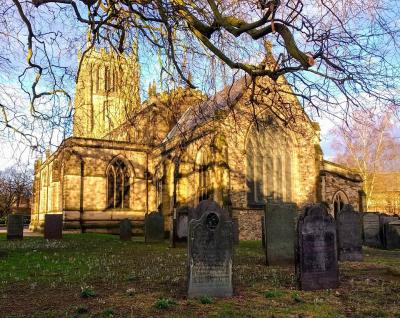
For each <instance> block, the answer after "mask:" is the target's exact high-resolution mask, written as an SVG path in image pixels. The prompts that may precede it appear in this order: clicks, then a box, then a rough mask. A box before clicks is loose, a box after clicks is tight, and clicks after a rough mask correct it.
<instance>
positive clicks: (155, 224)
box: [144, 212, 164, 242]
mask: <svg viewBox="0 0 400 318" xmlns="http://www.w3.org/2000/svg"><path fill="white" fill-rule="evenodd" d="M144 233H145V241H146V242H162V241H164V217H163V215H162V214H161V213H160V212H151V213H149V214H146V217H145V221H144Z"/></svg>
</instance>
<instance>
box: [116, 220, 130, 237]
mask: <svg viewBox="0 0 400 318" xmlns="http://www.w3.org/2000/svg"><path fill="white" fill-rule="evenodd" d="M119 238H120V240H121V241H130V240H131V239H132V223H131V221H130V220H129V219H123V220H121V222H120V223H119Z"/></svg>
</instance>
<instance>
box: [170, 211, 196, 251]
mask: <svg viewBox="0 0 400 318" xmlns="http://www.w3.org/2000/svg"><path fill="white" fill-rule="evenodd" d="M191 210H192V208H190V207H189V206H186V205H184V206H181V207H179V208H177V209H175V210H174V214H173V215H172V230H171V231H170V246H171V247H175V246H176V244H177V243H186V241H187V232H188V218H189V214H190V213H192V212H191Z"/></svg>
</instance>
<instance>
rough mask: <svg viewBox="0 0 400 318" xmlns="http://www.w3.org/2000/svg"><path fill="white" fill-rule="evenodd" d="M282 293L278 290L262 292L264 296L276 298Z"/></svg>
mask: <svg viewBox="0 0 400 318" xmlns="http://www.w3.org/2000/svg"><path fill="white" fill-rule="evenodd" d="M282 295H283V293H282V292H281V291H280V290H269V291H266V292H265V293H264V296H265V298H278V297H281V296H282Z"/></svg>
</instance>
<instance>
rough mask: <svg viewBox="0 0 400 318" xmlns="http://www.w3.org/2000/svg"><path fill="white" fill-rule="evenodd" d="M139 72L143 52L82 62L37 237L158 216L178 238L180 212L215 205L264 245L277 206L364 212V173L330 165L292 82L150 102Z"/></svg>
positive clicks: (38, 216)
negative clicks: (47, 226)
mask: <svg viewBox="0 0 400 318" xmlns="http://www.w3.org/2000/svg"><path fill="white" fill-rule="evenodd" d="M271 56H272V55H271V54H270V55H269V57H268V55H267V58H266V67H271V65H273V62H274V61H273V59H272V57H271ZM139 76H140V74H139V63H138V58H137V53H136V54H135V53H132V54H131V55H129V56H121V55H117V54H115V53H112V52H108V51H106V50H105V49H100V50H94V49H93V50H91V51H89V52H88V53H87V54H86V55H85V56H84V57H83V59H82V62H81V66H80V71H79V75H78V81H77V85H76V96H75V112H74V118H73V121H74V122H73V125H74V126H73V135H72V137H69V138H67V139H65V140H64V141H63V142H62V143H61V145H60V146H59V147H58V149H57V150H56V151H55V152H54V153H50V152H48V153H46V158H45V159H43V160H42V159H39V160H37V161H36V162H35V176H34V190H33V202H32V212H31V224H30V228H31V229H33V230H41V229H42V228H43V224H44V215H45V214H46V213H62V214H63V218H64V228H65V229H76V230H81V231H86V232H106V233H117V232H118V229H119V222H120V220H122V219H125V218H129V219H130V220H131V221H132V223H133V231H134V233H136V234H141V233H142V232H143V222H144V217H145V214H146V213H149V212H151V211H155V210H159V211H161V212H162V213H163V214H164V216H165V220H166V224H165V230H166V232H168V231H169V229H170V226H171V216H172V215H173V213H174V210H176V209H177V208H179V207H182V206H196V205H197V204H198V203H199V201H201V200H203V199H206V198H213V199H214V200H215V201H217V202H218V203H219V204H220V205H221V206H224V207H226V208H228V209H230V211H231V213H232V215H233V217H236V218H237V219H238V223H239V230H240V238H241V239H259V238H260V237H261V223H260V218H261V215H262V213H263V205H264V204H265V202H266V201H267V200H274V201H283V202H295V203H297V205H298V206H299V207H302V206H304V205H305V204H307V203H313V202H326V203H327V204H328V205H329V207H330V210H331V213H332V214H334V213H335V212H337V211H338V210H339V209H340V207H341V206H342V205H343V204H344V203H350V204H352V205H353V206H354V207H355V209H357V210H360V211H363V205H364V203H363V200H364V199H363V193H362V191H361V188H362V180H361V178H360V176H359V175H358V174H356V173H354V171H351V170H350V169H348V168H346V167H343V166H340V165H337V164H335V163H332V162H329V161H326V160H324V159H323V154H322V151H321V148H320V137H319V132H320V129H319V125H318V124H317V123H316V122H312V121H311V120H310V119H309V118H308V117H307V115H306V114H305V113H304V111H303V110H302V108H301V106H300V103H299V102H298V100H297V98H296V97H294V94H293V93H292V91H291V89H290V87H289V86H288V85H287V83H286V81H285V79H284V78H280V79H278V80H277V81H276V82H272V81H271V80H269V79H259V80H257V82H256V84H254V83H252V82H251V81H250V79H249V78H248V77H246V76H244V77H242V78H240V79H236V80H234V81H232V83H231V84H230V85H227V86H226V87H225V88H224V89H222V90H221V91H219V92H217V93H216V94H215V95H213V96H206V95H204V94H203V93H202V92H200V91H198V90H194V89H189V88H187V87H180V88H178V89H174V90H172V91H170V92H161V93H157V89H156V87H155V84H151V85H150V86H149V90H148V99H147V100H146V101H144V102H141V100H140V93H139V88H140V87H139V82H140V79H139Z"/></svg>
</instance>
